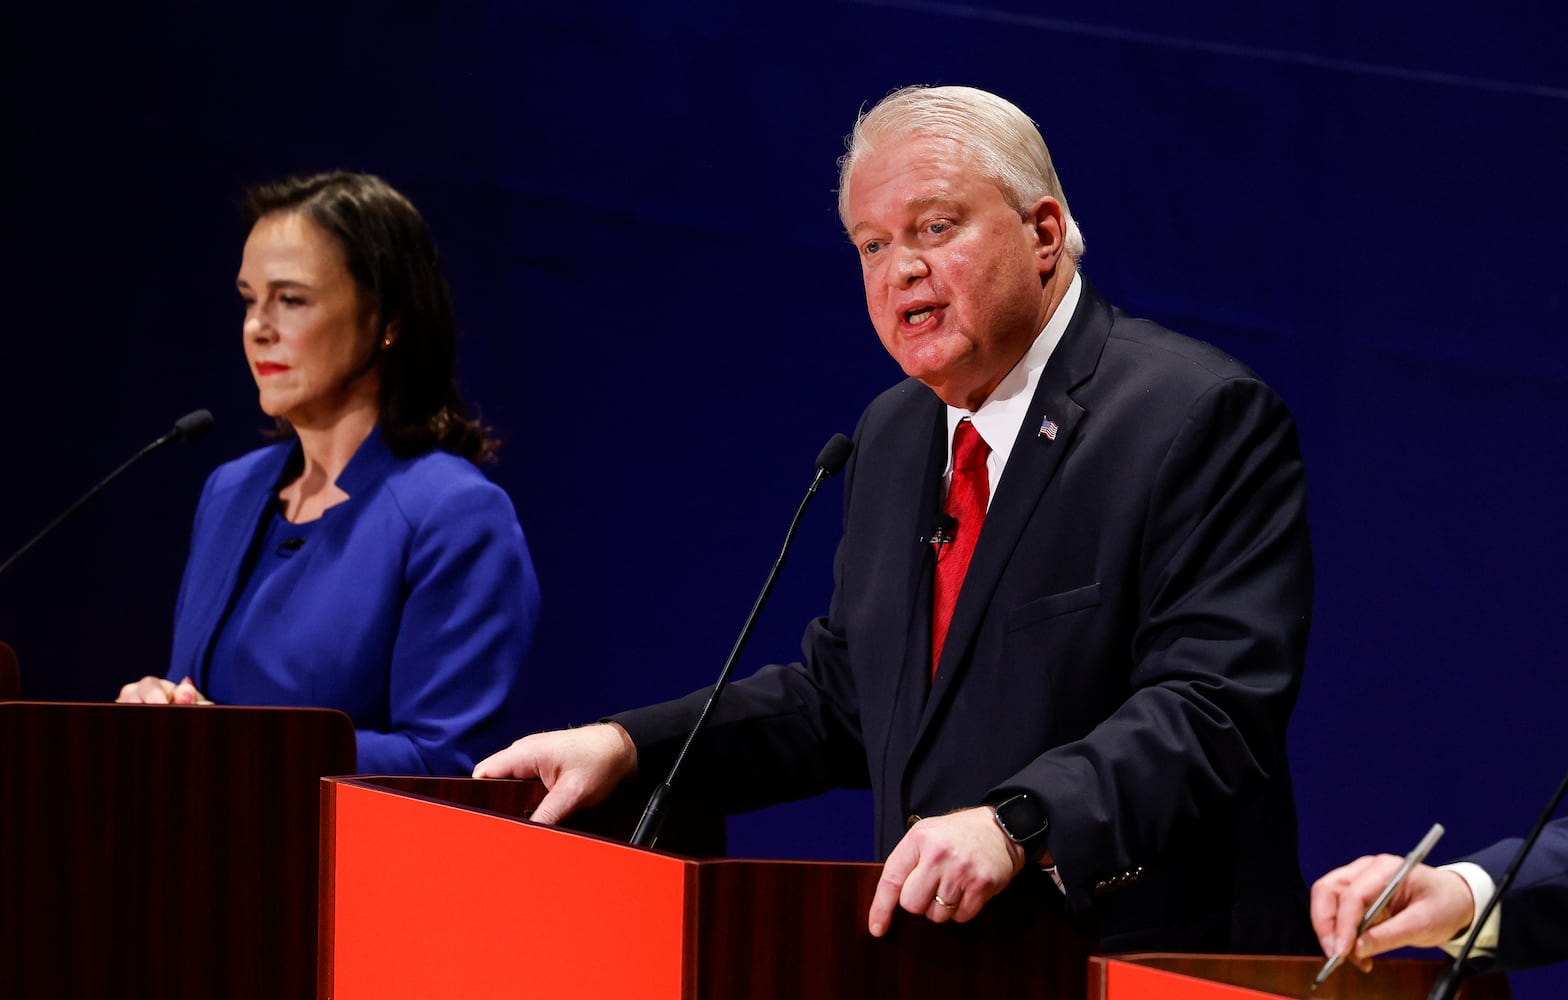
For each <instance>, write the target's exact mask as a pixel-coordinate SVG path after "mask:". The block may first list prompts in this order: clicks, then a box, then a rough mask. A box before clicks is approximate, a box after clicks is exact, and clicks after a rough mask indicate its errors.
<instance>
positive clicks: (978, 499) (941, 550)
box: [931, 420, 991, 678]
mask: <svg viewBox="0 0 1568 1000" xmlns="http://www.w3.org/2000/svg"><path fill="white" fill-rule="evenodd" d="M990 454H991V447H990V446H989V445H987V444H986V443H985V439H984V438H982V437H981V436H980V432H979V431H977V430H975V425H974V424H972V423H970V422H969V421H968V420H962V421H959V424H958V428H957V429H956V430H954V431H953V477H952V479H951V480H950V481H949V482H948V486H947V503H946V504H944V505H943V507H942V512H943V513H945V514H946V515H947V516H948V517H950V518H952V519H953V520H952V525H953V526H952V528H951V530H950V532H949V534H950V535H951V541H948V542H947V543H946V544H943V543H942V542H938V543H937V549H936V583H935V587H934V589H933V591H932V598H931V676H932V678H935V677H936V665H937V664H938V663H940V662H941V660H942V645H943V643H945V642H946V641H947V627H948V626H949V625H951V624H952V623H953V606H954V605H956V604H957V603H958V590H959V588H960V587H962V586H963V585H964V573H965V572H967V571H968V569H969V557H970V556H972V555H974V553H975V542H976V541H977V540H978V539H979V538H980V527H981V525H983V524H984V523H985V508H986V502H987V501H988V500H989V499H990V497H991V483H990V480H989V479H988V478H987V477H986V471H985V460H986V456H988V455H990Z"/></svg>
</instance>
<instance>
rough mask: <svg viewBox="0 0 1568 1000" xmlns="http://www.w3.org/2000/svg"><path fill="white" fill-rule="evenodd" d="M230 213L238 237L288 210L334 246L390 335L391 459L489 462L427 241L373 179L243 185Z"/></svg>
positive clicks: (487, 435)
mask: <svg viewBox="0 0 1568 1000" xmlns="http://www.w3.org/2000/svg"><path fill="white" fill-rule="evenodd" d="M240 211H241V213H242V215H243V217H244V220H245V229H246V231H247V232H249V231H250V230H251V229H252V228H253V227H254V226H255V225H256V223H257V222H258V221H259V220H260V219H261V218H262V217H263V216H267V215H273V214H275V213H279V212H293V213H298V214H299V215H302V216H304V217H305V218H307V219H309V220H310V221H311V222H313V223H315V224H316V225H318V226H320V227H321V228H322V229H324V230H326V231H327V232H329V233H331V234H332V235H333V236H335V237H337V240H338V242H339V243H340V244H342V246H343V252H344V255H345V257H347V259H348V271H349V274H351V275H353V277H354V280H355V281H357V282H358V283H359V285H360V287H361V288H363V289H364V290H365V291H366V292H368V293H370V295H371V297H372V300H373V301H374V302H375V305H376V311H377V314H378V315H379V316H380V318H381V322H382V324H384V325H385V326H386V327H388V328H390V329H392V330H394V331H396V336H395V337H394V338H393V341H392V344H391V345H390V346H389V347H386V348H384V349H379V354H378V360H379V363H380V366H381V433H382V435H383V437H384V438H385V440H386V442H387V447H388V448H390V449H391V450H392V452H393V454H395V455H398V456H400V457H403V458H408V457H412V456H414V455H420V454H423V453H425V452H427V451H430V450H431V449H433V448H440V449H442V450H443V451H449V452H452V453H453V454H454V455H460V456H462V457H463V458H466V459H468V460H469V461H471V462H475V463H479V462H490V461H494V459H495V450H496V448H497V446H498V442H497V441H496V440H495V439H494V438H493V437H492V436H491V432H490V430H489V428H486V427H484V426H482V425H481V424H480V423H479V421H477V420H475V419H473V418H472V417H470V416H469V415H468V408H467V406H466V405H465V404H464V402H463V397H462V394H461V392H459V390H458V388H457V374H456V370H455V368H456V355H457V331H456V324H455V322H454V320H453V317H452V297H451V294H450V293H449V292H448V291H447V285H446V278H445V277H444V276H443V275H442V273H441V263H440V261H439V260H438V259H437V258H436V247H435V241H434V240H432V239H431V238H430V230H429V229H428V228H426V226H425V220H424V219H422V218H420V215H419V211H418V210H417V209H416V208H414V206H413V204H412V203H411V202H410V201H409V200H408V199H407V198H405V197H403V196H402V195H401V194H399V193H398V192H397V191H396V190H395V189H394V188H393V187H392V185H390V184H388V183H387V182H386V181H383V180H382V179H381V178H379V177H373V176H371V175H370V174H354V173H347V172H344V171H334V172H331V173H323V174H315V175H313V176H310V177H290V178H288V179H287V180H282V181H278V182H276V183H274V184H262V185H260V186H258V187H254V188H251V189H250V190H249V191H247V192H246V193H245V198H244V200H243V201H242V202H241V203H240ZM377 346H378V348H380V344H379V342H378V345H377ZM278 424H279V431H280V432H281V433H283V434H291V433H293V428H291V427H289V426H288V423H287V422H286V421H283V420H279V421H278Z"/></svg>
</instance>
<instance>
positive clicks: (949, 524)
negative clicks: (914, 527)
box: [920, 514, 958, 555]
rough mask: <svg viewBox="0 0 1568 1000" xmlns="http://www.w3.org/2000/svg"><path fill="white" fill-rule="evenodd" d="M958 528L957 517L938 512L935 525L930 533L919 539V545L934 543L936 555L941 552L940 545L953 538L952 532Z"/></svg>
mask: <svg viewBox="0 0 1568 1000" xmlns="http://www.w3.org/2000/svg"><path fill="white" fill-rule="evenodd" d="M957 529H958V518H956V517H954V516H953V515H951V514H938V515H937V519H936V526H935V527H933V528H932V529H931V534H930V535H929V536H928V537H926V538H922V539H920V544H921V545H935V546H936V552H937V555H941V554H942V546H944V545H946V544H947V543H948V542H951V541H952V540H953V532H954V531H956V530H957Z"/></svg>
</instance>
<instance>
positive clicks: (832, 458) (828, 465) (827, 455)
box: [817, 434, 855, 476]
mask: <svg viewBox="0 0 1568 1000" xmlns="http://www.w3.org/2000/svg"><path fill="white" fill-rule="evenodd" d="M854 450H855V442H853V441H851V440H850V439H849V438H847V437H845V436H844V435H842V434H835V435H833V436H832V437H831V438H829V439H828V443H827V444H825V445H823V446H822V452H821V454H819V455H818V456H817V468H819V469H821V470H822V471H823V472H824V473H825V474H827V475H829V476H836V475H838V474H839V472H841V471H842V470H843V468H844V463H845V462H847V461H849V453H850V452H852V451H854Z"/></svg>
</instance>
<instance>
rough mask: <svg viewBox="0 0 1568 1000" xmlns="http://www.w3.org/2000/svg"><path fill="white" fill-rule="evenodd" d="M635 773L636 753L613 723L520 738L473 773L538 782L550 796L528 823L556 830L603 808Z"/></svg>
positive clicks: (478, 765)
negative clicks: (588, 810)
mask: <svg viewBox="0 0 1568 1000" xmlns="http://www.w3.org/2000/svg"><path fill="white" fill-rule="evenodd" d="M636 771H637V747H636V745H635V744H633V743H632V738H631V737H630V736H628V735H627V733H626V730H624V729H622V728H621V727H620V726H619V725H617V724H616V723H613V722H606V723H601V724H599V725H595V726H584V727H582V728H581V729H558V730H555V731H554V732H548V733H534V734H533V735H532V736H524V737H523V738H522V739H520V740H518V741H517V742H515V743H513V744H512V745H511V746H509V747H507V748H506V749H505V750H502V751H500V752H499V753H493V754H491V755H490V756H488V757H486V758H485V759H484V760H482V761H480V762H479V763H478V764H477V765H475V767H474V777H476V778H538V779H539V780H540V781H542V782H544V787H545V788H546V789H547V790H548V792H547V794H546V795H545V797H544V798H543V799H540V800H539V805H537V806H536V807H534V813H533V816H532V817H531V818H532V819H533V821H534V822H536V823H544V824H547V825H554V824H556V823H559V822H560V821H561V820H563V819H565V818H566V817H567V816H570V815H571V814H572V813H574V812H576V811H577V810H578V809H582V808H585V807H587V806H591V805H596V804H597V803H599V802H602V801H604V800H605V798H607V797H608V796H609V794H610V793H611V792H613V791H614V790H615V787H616V786H617V785H619V784H620V783H621V782H622V781H624V780H626V779H627V778H629V777H631V776H632V775H633V774H635V773H636Z"/></svg>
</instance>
